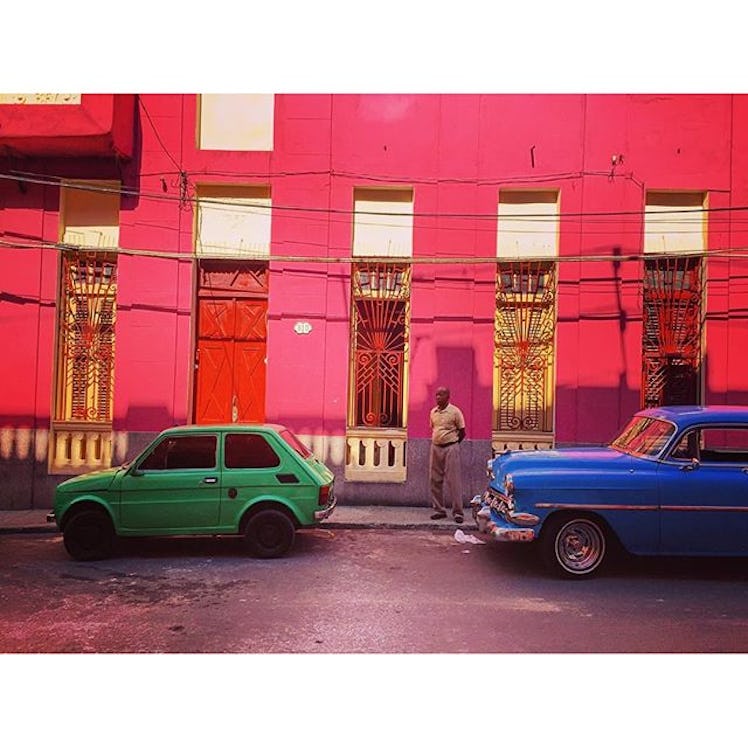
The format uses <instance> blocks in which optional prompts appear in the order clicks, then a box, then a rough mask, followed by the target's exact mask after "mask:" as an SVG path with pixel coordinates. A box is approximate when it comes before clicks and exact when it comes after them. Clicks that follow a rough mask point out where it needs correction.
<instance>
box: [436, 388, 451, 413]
mask: <svg viewBox="0 0 748 748" xmlns="http://www.w3.org/2000/svg"><path fill="white" fill-rule="evenodd" d="M448 402H449V387H437V389H436V405H437V407H439V408H444V407H445V406H446V405H447V403H448Z"/></svg>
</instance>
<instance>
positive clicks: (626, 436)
mask: <svg viewBox="0 0 748 748" xmlns="http://www.w3.org/2000/svg"><path fill="white" fill-rule="evenodd" d="M674 431H675V426H674V425H673V424H672V423H668V422H667V421H661V420H660V419H659V418H649V417H647V416H634V418H632V419H631V421H630V422H629V424H628V426H626V428H625V429H624V430H623V431H622V432H621V433H620V435H619V436H617V437H616V438H615V439H614V440H613V441H612V442H611V444H610V446H611V447H613V449H618V450H620V451H621V452H626V453H627V454H631V455H636V456H638V457H655V456H656V455H658V454H659V453H660V452H661V451H662V449H663V447H664V446H665V444H666V443H667V441H668V439H669V438H670V437H671V436H672V435H673V432H674Z"/></svg>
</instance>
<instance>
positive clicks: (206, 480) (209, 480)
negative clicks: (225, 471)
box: [202, 476, 218, 483]
mask: <svg viewBox="0 0 748 748" xmlns="http://www.w3.org/2000/svg"><path fill="white" fill-rule="evenodd" d="M202 482H203V483H218V478H213V477H212V476H209V477H207V478H203V481H202Z"/></svg>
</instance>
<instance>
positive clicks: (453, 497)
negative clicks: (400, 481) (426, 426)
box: [429, 387, 465, 525]
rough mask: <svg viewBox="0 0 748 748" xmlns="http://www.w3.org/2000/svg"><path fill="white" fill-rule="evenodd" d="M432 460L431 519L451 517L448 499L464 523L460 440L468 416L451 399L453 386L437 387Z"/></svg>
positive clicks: (433, 414) (432, 413) (432, 411)
mask: <svg viewBox="0 0 748 748" xmlns="http://www.w3.org/2000/svg"><path fill="white" fill-rule="evenodd" d="M430 422H431V459H430V460H429V474H430V480H431V505H432V508H433V509H434V513H433V514H432V515H431V519H443V518H444V517H446V516H447V503H446V501H445V499H446V500H447V501H449V502H450V503H451V506H452V515H453V516H454V519H455V522H456V523H457V524H458V525H459V524H461V523H462V475H461V468H460V442H461V441H462V440H463V439H464V438H465V418H464V416H463V415H462V411H461V410H460V409H459V408H458V407H456V406H454V405H452V404H451V403H450V402H449V388H448V387H439V388H438V389H437V390H436V407H435V408H432V410H431V415H430Z"/></svg>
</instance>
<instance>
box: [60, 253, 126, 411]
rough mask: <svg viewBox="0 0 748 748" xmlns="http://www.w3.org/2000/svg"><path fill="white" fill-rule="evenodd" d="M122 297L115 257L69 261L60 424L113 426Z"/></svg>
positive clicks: (70, 257) (77, 256)
mask: <svg viewBox="0 0 748 748" xmlns="http://www.w3.org/2000/svg"><path fill="white" fill-rule="evenodd" d="M116 295H117V262H116V258H115V257H113V256H111V255H109V254H106V253H85V254H83V253H76V252H68V253H65V254H64V255H63V268H62V286H61V303H60V313H59V364H58V368H59V376H58V388H57V402H56V418H57V420H60V421H83V422H90V423H91V422H92V423H106V422H110V421H111V420H112V400H113V375H114V322H115V315H116Z"/></svg>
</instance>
